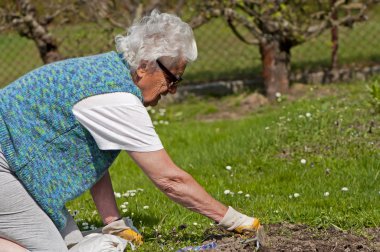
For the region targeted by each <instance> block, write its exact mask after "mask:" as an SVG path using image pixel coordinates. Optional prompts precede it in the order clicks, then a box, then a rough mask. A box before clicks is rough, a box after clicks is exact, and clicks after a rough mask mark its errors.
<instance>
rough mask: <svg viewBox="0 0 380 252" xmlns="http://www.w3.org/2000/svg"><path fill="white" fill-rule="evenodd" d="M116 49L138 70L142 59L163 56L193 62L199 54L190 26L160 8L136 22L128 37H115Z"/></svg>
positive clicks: (153, 59) (129, 30)
mask: <svg viewBox="0 0 380 252" xmlns="http://www.w3.org/2000/svg"><path fill="white" fill-rule="evenodd" d="M115 42H116V50H117V52H118V53H122V54H123V57H124V59H125V60H126V61H127V62H128V63H129V65H130V67H131V71H135V70H136V69H137V68H138V67H139V65H140V63H141V62H142V61H147V62H155V60H156V59H159V58H161V57H165V56H166V57H170V58H173V59H174V60H176V61H178V60H185V61H186V63H189V62H193V61H195V60H196V58H197V56H198V51H197V45H196V42H195V39H194V34H193V31H192V29H191V27H190V26H189V25H188V24H187V23H185V22H183V21H182V20H181V19H180V18H179V17H177V16H175V15H172V14H167V13H160V11H158V10H157V9H155V10H153V11H152V12H151V14H150V15H147V16H145V17H143V18H142V19H141V20H139V21H137V22H135V23H134V24H133V25H132V26H131V27H130V28H129V29H128V33H127V35H126V36H122V35H117V36H116V37H115Z"/></svg>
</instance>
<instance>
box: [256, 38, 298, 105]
mask: <svg viewBox="0 0 380 252" xmlns="http://www.w3.org/2000/svg"><path fill="white" fill-rule="evenodd" d="M259 46H260V54H261V62H262V67H263V78H264V85H265V91H266V95H267V97H268V98H269V99H270V100H274V99H276V93H280V94H284V93H287V92H288V91H289V73H290V48H291V46H289V45H288V44H286V43H281V42H280V41H277V40H272V41H266V42H262V43H260V45H259Z"/></svg>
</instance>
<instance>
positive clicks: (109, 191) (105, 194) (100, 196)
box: [90, 171, 120, 224]
mask: <svg viewBox="0 0 380 252" xmlns="http://www.w3.org/2000/svg"><path fill="white" fill-rule="evenodd" d="M90 191H91V195H92V198H93V200H94V202H95V205H96V208H97V209H98V211H99V214H100V216H101V218H102V220H103V223H104V224H108V223H111V222H112V221H114V220H117V219H119V218H120V214H119V210H118V209H117V205H116V200H115V195H114V191H113V188H112V182H111V177H110V174H109V172H108V171H107V172H106V173H105V174H104V176H103V177H102V178H101V179H100V180H99V181H98V182H97V183H96V184H95V185H94V186H93V187H92V188H91V190H90Z"/></svg>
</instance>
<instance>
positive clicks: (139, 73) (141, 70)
mask: <svg viewBox="0 0 380 252" xmlns="http://www.w3.org/2000/svg"><path fill="white" fill-rule="evenodd" d="M147 72H148V65H147V64H146V63H145V62H142V63H141V64H140V65H139V66H138V68H137V70H136V74H137V76H138V77H139V78H140V79H141V78H142V77H144V75H145V74H147Z"/></svg>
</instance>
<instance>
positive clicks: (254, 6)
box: [191, 0, 374, 99]
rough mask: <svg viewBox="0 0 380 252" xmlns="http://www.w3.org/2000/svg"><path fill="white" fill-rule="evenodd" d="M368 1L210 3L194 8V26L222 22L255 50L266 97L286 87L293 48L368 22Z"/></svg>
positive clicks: (226, 0)
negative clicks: (326, 33)
mask: <svg viewBox="0 0 380 252" xmlns="http://www.w3.org/2000/svg"><path fill="white" fill-rule="evenodd" d="M372 2H374V1H370V0H361V1H360V0H356V1H355V0H337V1H331V0H316V1H308V0H210V1H204V2H202V3H201V4H199V5H198V6H197V8H198V12H199V13H200V14H199V15H198V16H197V17H196V18H194V19H193V20H192V22H191V24H192V26H193V27H194V28H195V27H198V26H200V25H202V24H204V23H206V22H208V21H209V20H210V19H212V18H216V17H223V18H224V19H225V20H226V22H227V24H228V26H229V27H230V28H231V30H232V32H233V33H234V34H235V35H236V36H237V37H238V38H239V39H240V40H241V41H243V42H244V43H247V44H250V45H258V46H259V50H260V54H261V59H262V67H263V78H264V84H265V89H266V93H267V96H268V98H270V99H274V98H275V94H276V93H277V92H280V93H286V92H287V91H288V88H289V72H290V59H291V57H290V56H291V54H290V52H291V49H292V48H293V47H295V46H297V45H299V44H301V43H304V42H305V41H307V40H310V39H312V38H314V37H317V36H318V35H320V34H321V33H322V32H323V31H325V30H326V29H330V28H332V27H338V26H348V27H352V26H353V24H354V23H355V22H358V21H363V20H366V11H367V6H368V5H369V4H371V3H372Z"/></svg>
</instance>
